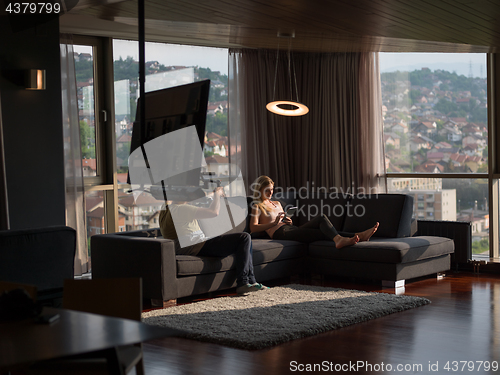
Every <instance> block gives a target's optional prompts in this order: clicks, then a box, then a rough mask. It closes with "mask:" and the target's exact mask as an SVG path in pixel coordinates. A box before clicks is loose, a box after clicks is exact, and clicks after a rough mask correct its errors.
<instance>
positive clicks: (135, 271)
mask: <svg viewBox="0 0 500 375" xmlns="http://www.w3.org/2000/svg"><path fill="white" fill-rule="evenodd" d="M90 244H91V246H90V249H91V261H92V278H96V279H98V278H114V277H141V278H142V288H143V297H144V298H150V299H161V300H169V299H175V298H177V283H176V277H177V266H176V260H175V246H174V241H172V240H168V239H163V238H154V237H134V236H127V235H124V234H123V233H122V234H101V235H95V236H93V237H91V242H90Z"/></svg>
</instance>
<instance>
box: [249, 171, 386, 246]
mask: <svg viewBox="0 0 500 375" xmlns="http://www.w3.org/2000/svg"><path fill="white" fill-rule="evenodd" d="M252 187H253V198H254V199H253V201H254V206H253V208H252V213H251V218H250V231H251V232H252V233H253V232H262V231H266V232H267V234H268V235H269V237H271V238H272V239H276V240H294V241H299V242H305V243H310V242H314V241H319V240H332V241H334V242H335V247H336V248H337V249H340V248H342V247H345V246H350V245H354V244H356V243H358V242H360V241H368V240H369V239H370V238H371V236H372V235H373V234H374V233H375V232H376V231H377V229H378V226H379V223H378V222H377V223H376V224H375V225H374V226H373V227H372V228H369V229H367V230H365V231H363V232H359V233H354V234H347V236H342V235H340V234H339V233H338V232H337V230H336V229H335V227H334V226H333V224H332V223H331V222H330V220H328V218H327V217H326V215H324V214H323V215H321V216H318V217H316V218H314V219H313V220H311V221H309V222H308V223H306V224H304V225H301V226H300V227H297V226H294V225H292V219H290V218H289V217H287V216H284V215H285V213H284V212H283V207H282V206H281V203H280V202H278V201H272V200H271V197H272V195H273V191H274V182H273V180H271V179H270V178H269V177H267V176H260V177H259V178H258V179H257V180H256V181H255V183H254V184H253V185H252Z"/></svg>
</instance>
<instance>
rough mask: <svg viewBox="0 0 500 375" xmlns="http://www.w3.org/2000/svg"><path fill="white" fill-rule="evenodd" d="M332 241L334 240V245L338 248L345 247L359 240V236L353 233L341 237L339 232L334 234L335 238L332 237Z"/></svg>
mask: <svg viewBox="0 0 500 375" xmlns="http://www.w3.org/2000/svg"><path fill="white" fill-rule="evenodd" d="M333 241H334V242H335V247H336V248H337V249H340V248H342V247H345V246H351V245H355V244H357V243H358V242H359V237H358V236H357V235H355V236H354V237H350V238H349V237H342V236H341V235H340V234H339V235H337V236H335V238H334V239H333Z"/></svg>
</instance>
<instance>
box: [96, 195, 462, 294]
mask: <svg viewBox="0 0 500 375" xmlns="http://www.w3.org/2000/svg"><path fill="white" fill-rule="evenodd" d="M247 201H248V204H249V205H250V204H251V198H247ZM281 202H282V205H283V207H284V208H286V207H288V206H297V207H298V211H297V214H296V215H295V216H294V217H293V221H294V224H296V225H301V224H303V223H305V222H307V221H309V220H310V219H311V218H312V217H314V216H316V215H319V214H325V215H326V216H328V218H329V219H330V221H331V222H332V223H333V224H334V226H335V227H336V228H337V230H339V231H344V232H357V231H360V230H363V229H366V228H369V227H371V226H373V225H374V224H375V222H377V221H378V222H379V223H380V226H379V229H378V231H377V232H376V233H375V234H374V236H373V237H372V238H371V239H370V241H367V242H361V243H358V244H356V245H354V246H349V247H345V248H341V249H336V248H335V244H334V242H333V241H317V242H313V243H311V244H309V245H307V244H303V243H299V242H296V241H278V240H272V239H270V238H269V237H267V234H266V233H265V232H263V233H255V234H252V245H253V262H254V270H255V275H256V278H257V280H259V282H265V281H268V280H272V279H278V278H283V277H289V276H293V275H308V274H319V275H334V276H347V277H355V278H363V279H372V280H379V281H382V282H383V283H384V284H390V285H392V286H395V287H399V286H402V285H404V283H405V280H407V279H413V278H417V277H422V276H428V275H432V274H438V273H440V272H444V271H447V270H449V269H450V257H451V254H453V252H454V242H453V240H452V239H450V238H445V237H438V236H415V235H414V234H415V232H416V229H417V228H416V225H415V224H416V222H415V221H412V213H413V198H412V197H411V196H409V195H404V194H377V195H359V196H354V197H353V196H339V195H337V196H334V197H331V196H328V195H323V196H319V197H308V198H301V197H300V196H286V197H281ZM202 229H203V228H202ZM232 231H233V232H236V231H240V232H241V231H248V217H247V220H246V222H245V221H243V222H242V223H241V224H240V225H238V226H237V227H236V228H234V229H233V230H232ZM266 237H267V238H266ZM91 251H92V266H93V269H92V277H93V278H110V277H142V279H143V295H144V298H149V299H152V300H157V301H163V303H166V301H172V300H176V299H177V298H181V297H186V296H191V295H197V294H202V293H207V292H212V291H217V290H223V289H229V288H233V287H235V279H236V274H235V271H234V264H233V263H234V259H233V257H232V256H229V257H226V258H214V257H198V256H188V255H176V254H175V251H174V242H173V241H172V240H168V239H164V238H162V237H161V234H160V232H159V230H158V229H148V230H143V231H132V232H122V233H113V234H103V235H96V236H93V237H92V238H91Z"/></svg>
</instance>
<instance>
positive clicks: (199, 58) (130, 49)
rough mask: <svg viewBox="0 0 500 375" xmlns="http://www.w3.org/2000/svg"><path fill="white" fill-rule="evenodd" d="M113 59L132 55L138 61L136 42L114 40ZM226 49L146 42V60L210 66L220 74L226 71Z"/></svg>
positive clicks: (164, 63)
mask: <svg viewBox="0 0 500 375" xmlns="http://www.w3.org/2000/svg"><path fill="white" fill-rule="evenodd" d="M113 54H114V59H115V60H117V59H119V58H120V56H121V57H123V59H126V58H127V57H128V56H132V57H133V58H134V60H136V61H139V47H138V43H137V42H132V41H127V40H115V41H114V42H113ZM227 54H228V50H227V49H225V48H210V47H196V46H185V45H176V44H164V43H146V61H158V62H159V63H160V64H163V65H165V66H169V65H184V66H196V65H198V66H199V67H200V68H210V70H212V71H219V72H221V73H222V74H226V75H227V72H228V61H227V59H228V55H227Z"/></svg>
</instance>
